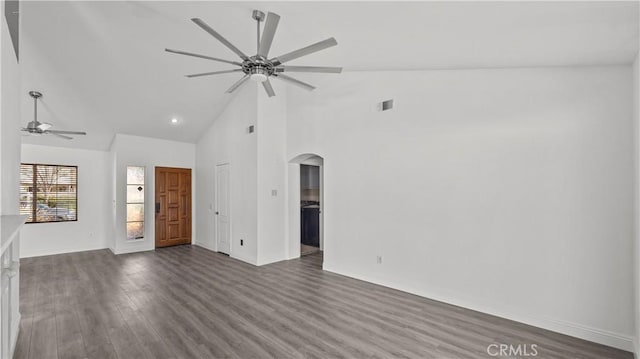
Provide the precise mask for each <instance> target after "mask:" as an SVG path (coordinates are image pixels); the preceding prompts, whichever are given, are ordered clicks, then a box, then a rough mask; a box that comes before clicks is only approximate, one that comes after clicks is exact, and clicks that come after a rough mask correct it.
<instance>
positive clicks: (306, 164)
mask: <svg viewBox="0 0 640 359" xmlns="http://www.w3.org/2000/svg"><path fill="white" fill-rule="evenodd" d="M288 166H289V168H288V202H287V207H288V212H289V213H288V223H289V224H288V248H287V249H288V256H289V259H292V258H298V257H300V256H302V255H307V254H314V255H320V256H321V255H322V253H323V251H324V249H325V243H324V213H323V212H324V176H323V175H324V159H323V158H322V157H321V156H319V155H316V154H312V153H305V154H301V155H298V156H296V157H294V158H293V159H291V160H290V161H289V165H288Z"/></svg>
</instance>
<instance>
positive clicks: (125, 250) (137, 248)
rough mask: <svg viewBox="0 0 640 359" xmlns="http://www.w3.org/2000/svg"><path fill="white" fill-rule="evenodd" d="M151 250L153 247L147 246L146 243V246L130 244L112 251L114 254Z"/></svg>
mask: <svg viewBox="0 0 640 359" xmlns="http://www.w3.org/2000/svg"><path fill="white" fill-rule="evenodd" d="M153 250H155V248H149V246H148V245H146V246H130V247H125V248H119V249H117V250H116V251H115V252H114V254H127V253H137V252H147V251H153Z"/></svg>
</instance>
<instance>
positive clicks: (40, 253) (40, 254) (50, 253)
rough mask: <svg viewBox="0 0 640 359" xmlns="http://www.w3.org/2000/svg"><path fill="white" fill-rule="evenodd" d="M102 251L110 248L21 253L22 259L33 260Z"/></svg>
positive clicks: (97, 247) (99, 247) (98, 247)
mask: <svg viewBox="0 0 640 359" xmlns="http://www.w3.org/2000/svg"><path fill="white" fill-rule="evenodd" d="M101 249H108V248H107V247H103V246H96V247H87V248H74V249H71V250H60V251H58V250H56V251H46V252H37V253H27V254H25V255H23V254H22V253H20V258H33V257H44V256H52V255H56V254H66V253H77V252H88V251H99V250H101Z"/></svg>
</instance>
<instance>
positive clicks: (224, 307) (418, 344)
mask: <svg viewBox="0 0 640 359" xmlns="http://www.w3.org/2000/svg"><path fill="white" fill-rule="evenodd" d="M321 262H322V254H321V253H316V254H312V255H308V256H305V257H303V258H301V259H297V260H291V261H285V262H280V263H275V264H271V265H267V266H263V267H254V266H251V265H248V264H245V263H242V262H240V261H237V260H234V259H231V258H229V257H227V256H225V255H221V254H217V253H214V252H210V251H208V250H206V249H203V248H200V247H195V246H179V247H171V248H164V249H159V250H156V251H153V252H144V253H136V254H126V255H120V256H115V255H113V254H112V253H111V252H110V251H109V250H99V251H90V252H81V253H72V254H62V255H55V256H47V257H39V258H29V259H24V260H23V261H22V264H21V268H20V276H21V278H20V295H21V303H20V309H21V313H22V322H21V331H20V336H19V337H18V344H17V348H16V352H15V356H14V358H31V359H44V358H120V359H128V358H489V357H490V356H489V355H488V354H487V352H486V350H487V346H488V345H490V344H493V343H505V344H514V345H517V344H536V345H537V351H538V357H539V358H593V359H596V358H598V359H601V358H632V357H633V356H632V354H631V353H628V352H624V351H620V350H617V349H613V348H609V347H605V346H602V345H598V344H594V343H590V342H587V341H583V340H580V339H576V338H572V337H568V336H564V335H560V334H557V333H552V332H549V331H546V330H542V329H538V328H534V327H530V326H527V325H524V324H519V323H515V322H512V321H509V320H505V319H500V318H496V317H493V316H489V315H485V314H481V313H478V312H474V311H470V310H466V309H462V308H459V307H455V306H451V305H447V304H444V303H441V302H436V301H433V300H429V299H425V298H422V297H418V296H414V295H411V294H407V293H404V292H400V291H396V290H392V289H389V288H385V287H381V286H377V285H374V284H370V283H366V282H362V281H358V280H355V279H351V278H347V277H343V276H339V275H336V274H332V273H328V272H323V271H322V270H321Z"/></svg>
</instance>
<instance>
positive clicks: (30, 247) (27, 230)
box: [20, 144, 113, 258]
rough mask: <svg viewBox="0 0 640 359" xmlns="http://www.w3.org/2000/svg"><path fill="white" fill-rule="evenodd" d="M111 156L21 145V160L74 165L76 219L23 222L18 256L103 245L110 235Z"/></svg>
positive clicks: (56, 252) (79, 249)
mask: <svg viewBox="0 0 640 359" xmlns="http://www.w3.org/2000/svg"><path fill="white" fill-rule="evenodd" d="M110 159H111V156H110V153H109V152H105V151H91V150H79V149H70V148H63V147H51V146H38V145H28V144H24V145H22V162H24V163H41V164H53V165H69V166H78V212H77V214H78V220H77V221H75V222H58V223H32V224H27V225H25V226H24V228H23V230H22V237H21V242H22V243H21V248H20V256H21V257H23V258H24V257H34V256H42V255H50V254H58V253H69V252H78V251H87V250H94V249H102V248H107V243H108V240H111V239H112V238H113V233H112V229H113V225H112V216H111V207H112V205H111V193H110V191H108V189H109V188H110V186H111V169H112V168H111V161H110Z"/></svg>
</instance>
